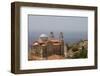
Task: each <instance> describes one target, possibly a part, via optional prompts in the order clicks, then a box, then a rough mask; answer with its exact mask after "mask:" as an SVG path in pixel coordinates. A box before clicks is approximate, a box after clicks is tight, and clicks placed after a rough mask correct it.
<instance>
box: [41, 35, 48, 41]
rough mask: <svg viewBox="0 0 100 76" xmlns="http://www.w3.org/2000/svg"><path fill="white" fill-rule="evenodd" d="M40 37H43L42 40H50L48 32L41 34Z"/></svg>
mask: <svg viewBox="0 0 100 76" xmlns="http://www.w3.org/2000/svg"><path fill="white" fill-rule="evenodd" d="M40 39H41V40H42V41H47V40H48V36H47V35H46V34H41V35H40Z"/></svg>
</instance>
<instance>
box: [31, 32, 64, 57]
mask: <svg viewBox="0 0 100 76" xmlns="http://www.w3.org/2000/svg"><path fill="white" fill-rule="evenodd" d="M31 49H32V51H33V52H34V53H35V55H36V56H40V57H41V59H47V57H49V56H52V55H59V56H63V57H64V56H65V54H64V37H63V33H62V32H60V34H59V38H55V37H54V33H53V32H50V35H49V36H48V35H46V34H41V35H40V37H39V39H38V40H37V41H34V42H33V43H32V48H31Z"/></svg>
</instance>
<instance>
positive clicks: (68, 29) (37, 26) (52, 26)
mask: <svg viewBox="0 0 100 76" xmlns="http://www.w3.org/2000/svg"><path fill="white" fill-rule="evenodd" d="M50 32H54V35H55V36H56V37H58V35H59V32H63V33H64V37H65V41H68V42H71V41H77V40H79V39H86V38H87V32H88V18H87V17H78V16H76V17H75V16H49V15H48V16H44V15H29V16H28V39H29V44H31V42H32V41H35V40H36V39H38V37H39V36H40V34H42V33H44V34H47V35H49V33H50Z"/></svg>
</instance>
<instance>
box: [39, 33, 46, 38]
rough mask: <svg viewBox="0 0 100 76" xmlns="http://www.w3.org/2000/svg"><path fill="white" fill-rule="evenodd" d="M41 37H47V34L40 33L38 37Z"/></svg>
mask: <svg viewBox="0 0 100 76" xmlns="http://www.w3.org/2000/svg"><path fill="white" fill-rule="evenodd" d="M42 37H48V36H47V35H46V34H41V35H40V38H42Z"/></svg>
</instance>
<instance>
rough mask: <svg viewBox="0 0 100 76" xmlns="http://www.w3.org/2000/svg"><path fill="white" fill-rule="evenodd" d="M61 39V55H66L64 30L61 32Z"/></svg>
mask: <svg viewBox="0 0 100 76" xmlns="http://www.w3.org/2000/svg"><path fill="white" fill-rule="evenodd" d="M59 40H60V43H61V55H63V56H64V36H63V32H60V35H59Z"/></svg>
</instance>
